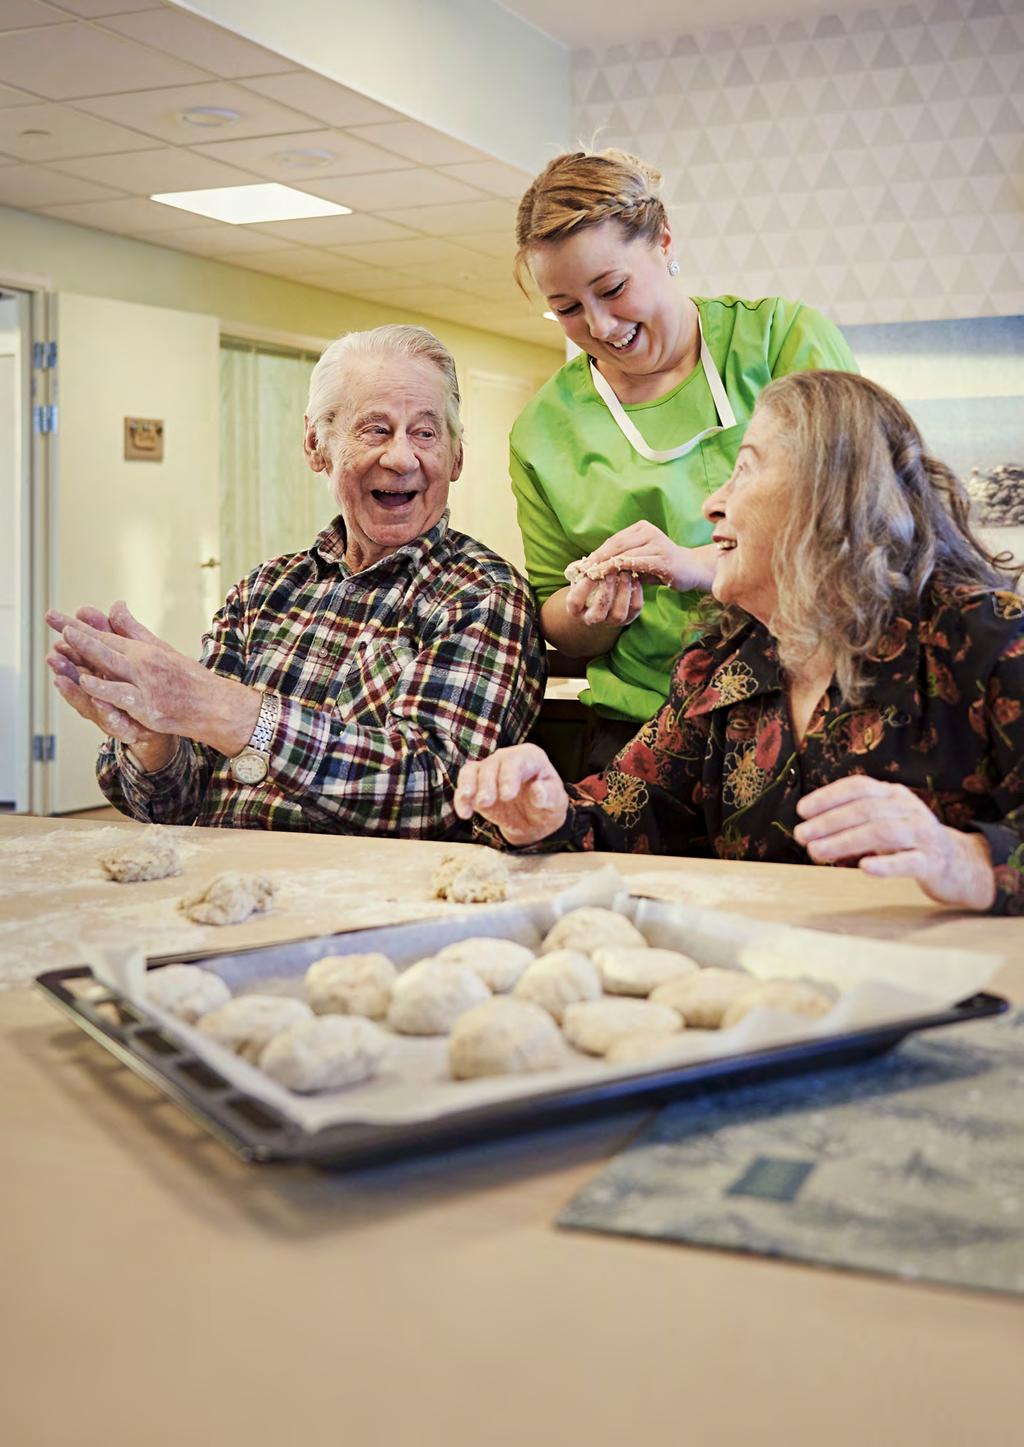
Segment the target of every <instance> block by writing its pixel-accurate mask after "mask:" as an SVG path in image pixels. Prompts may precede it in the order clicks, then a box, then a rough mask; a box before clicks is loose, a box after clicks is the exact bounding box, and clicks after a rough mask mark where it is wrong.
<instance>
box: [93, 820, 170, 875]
mask: <svg viewBox="0 0 1024 1447" xmlns="http://www.w3.org/2000/svg"><path fill="white" fill-rule="evenodd" d="M100 868H101V869H102V870H103V873H104V874H105V875H106V876H107V878H108V879H113V880H114V881H115V882H116V883H117V884H138V883H141V882H142V881H143V880H146V879H167V878H168V877H169V876H170V875H172V874H180V873H181V850H180V849H179V848H178V845H177V842H176V841H175V839H174V837H173V835H171V834H169V833H168V832H167V831H166V830H165V829H163V828H161V827H160V825H158V824H157V825H154V826H153V828H152V829H147V830H145V832H144V833H142V834H139V835H137V836H136V837H135V838H134V839H132V840H131V842H130V843H128V844H125V845H124V846H123V847H122V848H120V849H113V850H111V851H110V853H109V854H101V855H100Z"/></svg>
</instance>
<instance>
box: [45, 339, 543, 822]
mask: <svg viewBox="0 0 1024 1447" xmlns="http://www.w3.org/2000/svg"><path fill="white" fill-rule="evenodd" d="M304 443H305V452H306V458H307V461H308V463H309V465H310V467H311V468H312V469H313V471H314V472H316V473H319V474H322V475H323V476H324V478H325V479H326V480H327V483H328V486H329V489H330V492H331V495H332V496H333V498H334V500H335V502H336V504H337V506H338V508H339V516H338V517H336V518H335V519H334V521H333V522H332V523H331V524H330V526H329V527H327V528H325V529H324V530H323V532H321V533H320V535H319V537H317V538H316V540H315V541H314V542H313V543H312V544H311V546H310V547H309V548H307V549H305V550H304V551H303V552H300V553H297V554H294V555H293V556H289V557H281V558H274V559H272V560H271V561H270V562H267V563H264V564H263V565H262V566H261V567H259V568H257V569H256V570H255V571H254V572H253V573H251V574H250V575H249V576H248V577H247V578H244V579H242V581H241V582H240V583H238V584H236V585H235V587H233V588H232V589H231V591H230V593H229V594H228V597H227V601H226V602H225V604H224V606H223V608H222V609H221V610H220V612H219V613H218V614H217V616H216V617H215V618H214V620H213V623H212V626H211V628H210V631H209V633H208V634H207V635H206V638H205V640H204V641H205V651H204V655H203V660H202V663H197V662H195V661H194V660H192V659H190V658H186V657H185V656H184V655H183V654H180V653H178V652H176V651H175V650H174V649H173V648H171V647H170V646H169V645H168V644H166V643H163V642H161V640H160V639H158V638H155V637H154V636H153V635H152V634H151V633H149V632H147V630H146V629H145V628H143V627H142V625H141V624H140V623H138V622H137V621H136V620H135V619H134V618H133V617H132V615H131V613H130V612H129V611H128V609H127V608H126V606H125V605H124V604H123V603H117V604H115V605H114V606H113V607H112V608H111V610H110V613H109V615H107V614H104V613H102V612H100V611H99V610H98V609H95V608H84V609H81V610H80V611H79V613H78V615H77V617H76V618H68V617H65V616H64V615H63V614H60V613H51V614H48V615H47V621H48V622H49V623H50V626H51V627H52V628H54V629H56V630H57V631H58V632H59V633H60V634H61V638H60V640H59V641H58V642H57V644H56V645H55V648H54V651H53V653H52V654H51V655H50V657H49V659H48V660H47V661H48V663H49V665H50V667H51V669H52V670H53V672H54V674H55V685H56V688H57V690H58V692H59V693H60V694H61V696H62V697H63V698H64V699H65V700H66V701H67V702H68V703H69V704H70V705H71V706H72V707H73V708H74V709H76V710H77V711H78V713H80V714H81V715H82V716H83V717H84V718H87V719H89V720H90V721H91V722H93V723H95V724H96V725H97V726H98V727H99V728H100V729H101V730H102V732H103V733H104V734H106V735H108V736H109V737H108V739H107V742H106V744H105V745H104V746H103V747H102V748H101V750H100V756H99V765H98V773H99V782H100V787H101V788H102V789H103V792H104V793H105V794H106V796H107V798H108V799H109V800H110V801H111V803H112V804H114V805H116V806H117V808H118V809H120V810H121V811H122V812H123V813H126V814H130V815H132V816H133V817H134V818H136V819H148V820H151V821H152V822H154V823H158V824H160V823H177V824H187V823H198V824H214V825H223V826H225V827H231V828H236V829H238V828H249V829H303V830H317V831H324V832H334V831H336V832H340V833H366V834H391V835H399V836H401V837H404V838H428V839H435V838H436V839H439V838H445V837H457V836H458V835H459V833H460V832H464V831H463V826H462V825H461V824H460V822H459V819H458V818H457V817H456V814H455V811H454V804H453V796H454V793H455V781H456V776H457V773H458V770H459V766H460V765H461V764H462V763H463V762H464V761H465V760H466V759H467V758H472V757H474V756H477V755H479V754H481V753H489V752H490V751H491V750H492V749H495V748H498V747H500V746H501V745H504V744H513V743H515V742H517V740H519V739H521V738H524V737H525V736H526V734H527V733H528V732H529V729H530V725H531V724H532V722H533V720H534V718H535V717H536V715H537V713H538V711H539V708H540V700H541V697H542V695H543V688H544V662H543V658H542V656H541V653H540V648H539V637H538V632H537V627H536V619H535V616H534V612H533V608H532V604H531V600H530V597H529V593H528V590H527V588H526V585H525V583H524V582H523V581H522V579H521V578H520V577H519V576H518V575H517V574H516V572H515V570H514V569H513V568H511V567H509V565H508V564H507V563H506V562H504V561H503V560H502V559H501V558H499V557H498V556H497V555H496V554H495V553H492V552H490V551H489V550H488V549H487V548H484V547H482V546H481V545H480V544H479V543H477V542H474V541H473V539H472V538H468V537H466V536H465V535H464V534H463V533H459V532H455V531H454V530H453V529H452V528H449V527H448V513H447V502H448V489H449V486H450V485H451V483H452V482H454V481H455V480H456V479H457V478H458V476H459V473H460V471H461V469H462V424H461V422H460V420H459V388H458V381H457V378H456V373H455V363H454V362H453V360H452V358H451V356H450V354H449V353H448V352H447V350H446V349H445V347H444V346H443V345H442V344H441V342H439V341H438V339H437V338H436V337H435V336H432V335H431V333H430V332H428V331H424V330H423V329H422V328H420V327H405V326H387V327H378V328H376V330H374V331H369V332H351V333H349V334H348V336H345V337H342V338H341V339H340V340H338V341H336V342H334V343H333V344H332V345H331V346H330V347H328V348H327V350H326V351H325V352H324V354H323V356H322V357H321V358H320V360H319V362H317V364H316V366H315V367H314V368H313V374H312V377H311V378H310V387H309V406H308V412H307V415H306V418H305V423H304Z"/></svg>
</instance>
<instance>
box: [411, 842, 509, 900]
mask: <svg viewBox="0 0 1024 1447" xmlns="http://www.w3.org/2000/svg"><path fill="white" fill-rule="evenodd" d="M509 878H510V876H509V872H508V865H507V864H506V863H505V861H504V859H503V858H502V856H501V855H500V854H499V853H498V852H497V851H496V850H494V849H486V848H484V847H482V846H481V847H480V848H478V849H476V850H475V851H474V852H473V853H472V854H445V855H442V857H441V862H440V864H439V865H438V866H437V868H436V869H435V871H434V877H433V879H432V880H431V881H430V887H431V891H432V893H433V895H434V898H435V899H447V900H450V901H451V902H452V903H453V904H498V903H500V902H501V901H502V900H503V899H507V898H508V886H509Z"/></svg>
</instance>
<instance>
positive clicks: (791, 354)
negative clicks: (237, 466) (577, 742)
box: [511, 150, 856, 770]
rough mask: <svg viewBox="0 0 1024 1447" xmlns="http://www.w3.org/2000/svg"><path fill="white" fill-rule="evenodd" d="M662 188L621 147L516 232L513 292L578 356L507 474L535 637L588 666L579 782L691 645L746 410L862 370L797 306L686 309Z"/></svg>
mask: <svg viewBox="0 0 1024 1447" xmlns="http://www.w3.org/2000/svg"><path fill="white" fill-rule="evenodd" d="M660 186H661V176H660V173H659V172H658V171H656V170H655V169H654V168H653V167H652V166H649V165H647V164H646V163H644V162H643V161H640V160H638V159H637V158H636V157H635V156H629V155H626V154H625V153H624V152H621V151H614V150H608V151H602V152H599V153H597V154H593V155H589V154H587V153H585V152H582V151H578V152H574V153H570V154H566V155H563V156H558V157H556V159H555V160H553V161H552V162H551V163H550V164H549V165H548V166H547V167H545V169H544V170H543V171H542V172H541V174H540V175H539V176H538V177H537V179H536V180H535V181H534V182H533V184H532V185H531V186H530V188H529V190H528V191H527V192H526V194H525V196H524V197H523V199H522V201H521V202H520V205H519V213H518V217H517V223H516V241H517V246H518V250H517V255H516V266H517V272H518V275H519V277H520V279H522V278H523V276H524V275H526V274H528V275H529V276H530V277H531V278H532V280H533V282H534V284H535V285H536V287H537V288H538V290H539V291H540V292H541V293H542V294H543V296H544V297H545V298H546V299H547V302H548V305H549V306H550V308H551V310H552V311H553V312H554V314H555V316H556V317H557V318H558V320H559V322H560V323H561V325H562V328H563V330H564V332H565V334H566V336H567V337H568V338H569V339H570V341H572V342H573V343H575V345H576V346H577V347H579V348H580V353H579V355H577V356H575V357H574V358H573V359H572V360H571V361H570V362H567V363H566V365H565V366H564V367H562V368H561V369H560V370H559V371H558V372H557V373H556V374H555V375H554V377H552V378H551V380H550V381H549V382H547V383H546V384H545V386H544V387H542V388H541V390H540V391H539V392H538V394H537V395H536V397H534V398H533V400H532V401H531V402H530V403H529V405H528V406H527V407H526V408H525V410H524V411H523V413H522V414H521V416H520V417H519V418H518V420H517V421H516V423H515V426H514V427H513V429H512V437H511V474H512V486H513V490H514V492H515V494H516V500H517V504H518V513H519V526H520V529H521V531H522V534H523V543H524V548H525V555H526V566H527V572H528V574H529V578H530V582H531V583H532V584H533V587H534V588H535V590H536V592H537V596H538V600H539V602H540V604H541V620H542V624H543V628H544V632H545V636H546V637H547V639H548V641H549V643H551V644H552V646H553V647H555V648H557V649H559V650H560V651H561V652H563V653H566V654H569V655H570V656H572V657H575V658H584V659H587V660H588V664H587V679H588V684H589V687H588V689H587V691H586V692H585V693H584V695H583V702H584V703H586V704H589V705H590V706H591V707H592V708H593V709H594V710H595V713H596V715H597V716H598V717H597V718H596V719H595V723H596V725H597V726H596V728H595V730H594V738H593V742H592V749H591V756H590V757H589V758H588V759H587V761H586V764H587V768H588V770H589V769H592V768H601V767H603V765H604V764H605V763H606V762H607V761H608V759H610V758H611V757H612V755H613V754H614V753H615V752H617V750H618V748H619V747H621V746H622V745H624V744H625V743H626V742H628V740H629V739H630V738H631V737H632V735H633V733H634V732H635V727H636V724H637V723H638V722H642V721H643V720H645V719H647V718H649V717H651V715H652V714H654V713H656V712H657V710H658V709H659V708H660V707H661V705H662V704H663V703H664V701H665V698H666V697H667V694H668V688H669V677H670V671H671V666H672V662H673V660H674V659H675V657H676V656H677V655H678V653H679V652H680V651H681V650H682V648H683V647H684V646H685V645H686V644H687V643H689V642H690V641H691V640H692V638H693V637H694V635H695V633H696V631H697V628H698V624H697V619H696V607H697V603H698V601H699V599H700V597H701V595H702V594H704V593H706V592H707V591H708V589H709V588H710V584H711V577H712V573H713V570H714V560H713V551H714V550H713V549H712V548H711V547H710V546H709V540H710V536H711V530H710V526H709V524H708V523H707V522H706V521H705V520H704V518H703V516H702V514H701V507H702V504H703V502H704V499H705V498H706V497H707V496H708V495H709V494H710V493H713V492H715V491H717V490H718V488H720V487H721V486H722V485H723V484H724V483H725V481H726V480H727V479H728V477H729V475H730V473H731V472H732V468H733V464H734V463H735V461H736V454H737V452H738V451H739V447H740V443H741V441H742V439H743V432H744V429H745V427H746V424H747V422H748V420H749V418H750V415H751V413H752V412H753V409H754V403H755V402H756V401H757V397H758V394H759V393H760V392H761V391H762V389H763V388H764V387H766V386H767V385H768V383H769V382H770V381H771V380H772V379H773V377H780V376H784V375H785V374H787V373H789V372H800V371H808V370H811V369H814V368H819V367H823V368H833V369H838V370H842V371H856V363H855V362H854V360H853V357H852V355H851V353H850V350H849V348H848V347H847V345H846V342H845V341H844V339H843V337H842V335H841V333H840V332H839V331H838V329H837V328H836V327H835V326H834V325H833V324H832V323H831V322H829V321H828V320H827V319H826V318H825V317H823V316H822V315H821V314H820V313H819V312H816V311H814V310H813V308H811V307H807V306H804V305H803V304H802V303H800V302H790V301H785V300H783V299H782V298H781V297H764V298H761V299H760V300H753V301H745V300H741V299H740V298H738V297H734V296H720V297H691V296H688V295H687V293H686V291H685V289H684V288H683V286H682V285H681V284H680V282H679V281H678V280H677V278H678V275H679V264H678V262H677V261H676V259H675V254H674V248H673V242H672V232H671V227H670V225H669V221H668V217H667V214H666V211H665V207H664V205H663V203H662V201H661V199H660V197H659V195H658V192H659V189H660ZM581 560H582V562H583V564H584V566H585V569H586V571H585V572H583V573H580V574H578V575H576V570H575V569H574V568H573V566H572V565H573V564H577V563H580V562H581ZM566 569H569V570H570V575H572V576H574V581H572V582H568V581H567V579H566Z"/></svg>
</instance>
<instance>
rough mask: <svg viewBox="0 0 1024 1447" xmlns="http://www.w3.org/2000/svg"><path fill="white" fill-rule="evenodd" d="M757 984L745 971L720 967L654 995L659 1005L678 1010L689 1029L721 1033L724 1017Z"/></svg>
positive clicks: (697, 973) (679, 978)
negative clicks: (741, 996)
mask: <svg viewBox="0 0 1024 1447" xmlns="http://www.w3.org/2000/svg"><path fill="white" fill-rule="evenodd" d="M753 984H756V981H755V979H754V977H753V975H748V974H747V973H746V971H745V970H722V969H719V968H718V966H717V965H708V966H707V967H706V968H705V969H702V970H697V971H695V972H694V973H692V974H687V975H677V976H676V977H675V978H674V979H671V980H666V982H665V983H664V984H663V985H659V986H658V988H657V989H656V990H654V991H652V993H651V1000H652V1002H653V1003H654V1004H656V1005H668V1006H669V1008H670V1009H672V1010H678V1012H679V1014H680V1015H682V1017H683V1019H684V1020H685V1021H686V1024H687V1025H688V1026H691V1027H693V1028H694V1029H696V1030H717V1029H718V1028H719V1027H720V1026H721V1023H722V1016H723V1015H724V1014H725V1012H726V1010H727V1009H728V1008H729V1006H730V1005H731V1004H732V1002H733V1000H735V999H737V998H738V996H740V995H742V994H745V993H746V991H748V990H749V989H750V987H751V986H752V985H753Z"/></svg>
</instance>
